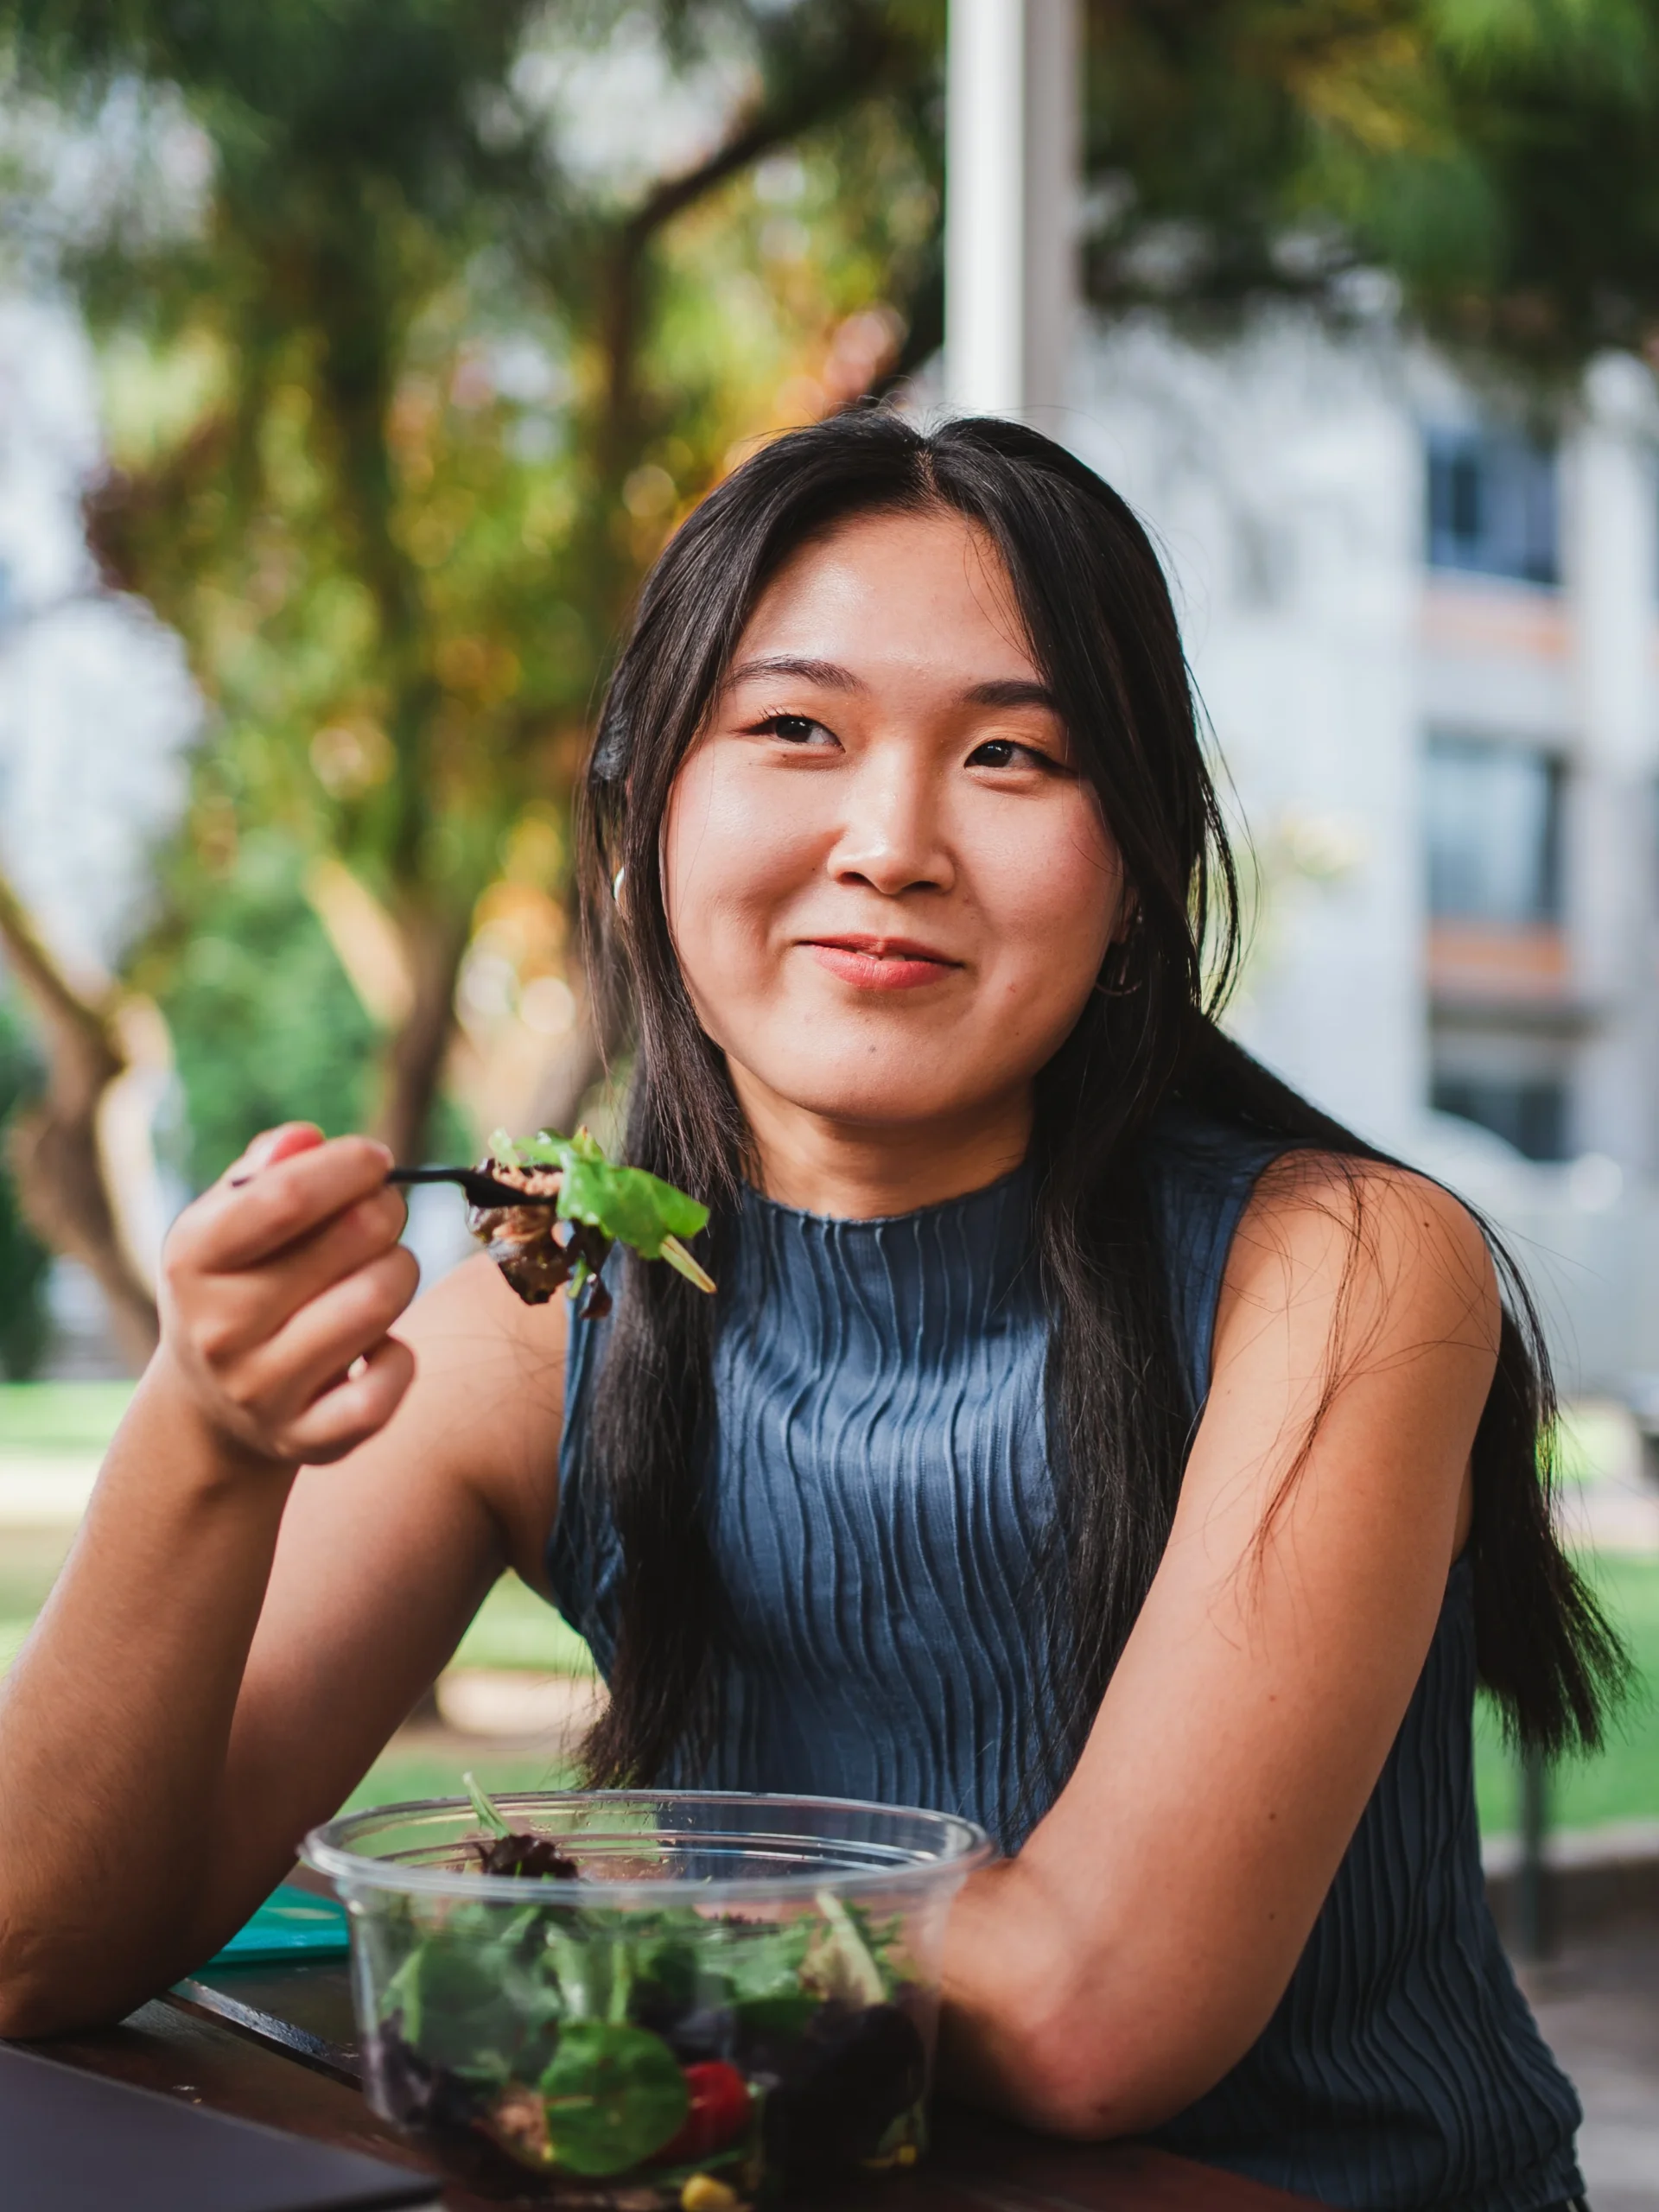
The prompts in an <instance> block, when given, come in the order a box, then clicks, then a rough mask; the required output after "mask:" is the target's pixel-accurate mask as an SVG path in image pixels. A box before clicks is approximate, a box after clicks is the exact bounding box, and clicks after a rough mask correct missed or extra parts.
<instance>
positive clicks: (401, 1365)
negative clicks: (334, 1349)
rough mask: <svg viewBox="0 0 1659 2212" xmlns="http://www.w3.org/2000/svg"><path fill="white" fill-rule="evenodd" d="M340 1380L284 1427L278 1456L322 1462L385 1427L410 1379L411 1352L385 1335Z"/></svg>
mask: <svg viewBox="0 0 1659 2212" xmlns="http://www.w3.org/2000/svg"><path fill="white" fill-rule="evenodd" d="M359 1357H360V1364H359V1365H357V1366H355V1367H354V1368H353V1372H352V1373H351V1374H350V1375H348V1376H346V1380H345V1381H344V1382H342V1383H337V1384H336V1385H335V1386H334V1389H332V1390H326V1391H324V1393H323V1394H322V1395H321V1397H320V1398H317V1399H315V1401H314V1402H312V1403H311V1404H310V1405H309V1406H308V1407H307V1408H306V1410H305V1412H304V1413H303V1414H301V1415H300V1417H299V1419H298V1420H297V1421H292V1422H290V1423H289V1427H288V1428H287V1429H286V1430H285V1431H284V1433H283V1457H284V1458H285V1459H302V1460H308V1461H309V1462H310V1463H311V1464H312V1465H327V1463H328V1462H329V1461H330V1460H333V1459H344V1458H345V1456H346V1453H347V1452H354V1451H355V1450H356V1449H357V1447H358V1446H359V1444H363V1443H365V1442H366V1441H367V1440H368V1439H369V1438H370V1437H371V1436H372V1435H374V1434H375V1433H376V1432H377V1431H378V1430H379V1429H382V1428H384V1427H385V1425H386V1423H387V1422H388V1421H390V1420H391V1416H392V1415H393V1414H395V1413H396V1412H397V1408H398V1406H399V1405H400V1404H401V1403H402V1402H403V1398H404V1393H405V1391H406V1390H407V1389H409V1386H410V1383H412V1382H413V1381H414V1379H415V1355H414V1353H413V1352H412V1351H410V1348H409V1346H408V1345H407V1344H405V1343H404V1341H403V1339H402V1338H401V1337H385V1338H382V1339H381V1341H380V1342H379V1343H378V1344H372V1345H371V1346H370V1348H369V1350H368V1351H366V1352H364V1353H362V1354H360V1355H359Z"/></svg>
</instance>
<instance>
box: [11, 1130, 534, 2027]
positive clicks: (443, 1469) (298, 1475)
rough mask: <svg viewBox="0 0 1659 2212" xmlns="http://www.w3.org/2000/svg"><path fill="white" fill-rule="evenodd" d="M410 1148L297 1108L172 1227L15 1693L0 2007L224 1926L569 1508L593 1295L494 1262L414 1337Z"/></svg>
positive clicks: (187, 1946) (61, 2005) (168, 1952)
mask: <svg viewBox="0 0 1659 2212" xmlns="http://www.w3.org/2000/svg"><path fill="white" fill-rule="evenodd" d="M385 1167H386V1156H385V1153H384V1151H383V1150H382V1149H381V1147H378V1146H373V1145H370V1144H367V1143H366V1142H365V1141H363V1140H361V1139H342V1140H340V1141H337V1142H335V1143H333V1144H328V1145H323V1144H321V1142H320V1141H318V1140H317V1138H316V1135H315V1132H313V1131H307V1130H287V1131H283V1132H279V1133H277V1137H276V1139H275V1141H274V1144H273V1148H272V1151H271V1152H270V1154H267V1156H266V1159H265V1161H264V1165H263V1166H261V1167H260V1169H259V1172H258V1173H257V1174H256V1175H255V1177H254V1179H253V1180H252V1181H251V1183H249V1184H248V1185H246V1186H245V1188H237V1187H234V1186H233V1185H232V1184H231V1183H230V1181H229V1179H226V1181H224V1182H222V1183H220V1184H219V1185H216V1186H215V1188H214V1190H213V1191H212V1192H209V1193H207V1196H206V1197H205V1198H202V1199H201V1200H200V1201H198V1203H197V1205H195V1206H194V1207H192V1208H190V1209H189V1210H188V1212H187V1214H186V1215H185V1216H184V1217H182V1218H181V1222H180V1224H178V1226H177V1228H176V1229H175V1233H174V1235H173V1236H172V1238H171V1239H170V1240H169V1245H168V1287H167V1294H166V1298H165V1301H164V1327H163V1340H162V1350H161V1351H159V1352H158V1353H157V1355H156V1359H155V1360H154V1361H153V1362H152V1363H151V1365H150V1368H149V1370H148V1371H147V1372H146V1374H145V1376H144V1378H143V1382H142V1383H141V1384H140V1386H139V1389H138V1391H137V1395H136V1396H135V1398H134V1402H133V1405H132V1407H131V1409H130V1412H129V1414H128V1416H127V1419H126V1420H125V1421H124V1423H123V1425H122V1428H121V1431H120V1433H119V1434H118V1437H117V1438H116V1440H115V1442H114V1444H113V1446H111V1451H110V1454H109V1457H108V1459H107V1460H106V1462H105V1467H104V1470H103V1471H102V1473H101V1475H100V1477H99V1484H98V1488H97V1491H96V1492H95V1494H94V1497H93V1499H92V1505H91V1507H90V1509H89V1510H88V1513H87V1516H86V1522H85V1523H84V1524H83V1527H82V1529H81V1530H80V1532H79V1535H78V1537H77V1540H76V1543H75V1546H74V1548H73V1552H72V1554H71V1556H70V1560H69V1562H68V1564H67V1567H66V1568H65V1571H64V1573H63V1575H62V1577H61V1578H60V1581H59V1583H58V1586H57V1587H56V1589H55V1590H54V1592H53V1595H52V1598H51V1600H50V1601H49V1603H48V1606H47V1608H46V1610H45V1611H44V1612H43V1614H42V1616H41V1620H40V1622H39V1623H38V1624H37V1625H36V1628H35V1633H34V1635H33V1636H32V1637H30V1639H29V1643H28V1645H27V1646H26V1647H25V1649H24V1651H23V1653H22V1656H20V1658H19V1659H18V1661H17V1662H16V1665H15V1667H14V1668H13V1669H12V1671H11V1674H10V1676H9V1677H8V1678H7V1680H6V1681H5V1683H4V1685H3V1688H0V1772H3V1773H4V1775H5V1777H6V1788H5V1789H4V1791H3V1793H0V2033H4V2034H7V2035H39V2034H45V2033H49V2032H51V2031H54V2030H57V2029H60V2028H64V2027H68V2026H71V2025H74V2024H81V2023H85V2022H86V2021H90V2020H94V2019H99V2018H111V2017H114V2016H118V2014H119V2013H120V2012H124V2010H126V2009H127V2008H128V2007H129V2006H130V2005H132V2004H133V2003H135V2002H137V2000H138V1999H141V1998H142V1997H143V1996H146V1995H148V1994H149V1993H151V1992H152V1991H153V1990H154V1989H156V1988H157V1987H159V1986H162V1985H164V1984H165V1983H166V1982H167V1981H168V1980H171V1979H173V1978H175V1976H176V1975H177V1974H180V1973H181V1972H182V1971H184V1970H186V1969H187V1968H188V1967H190V1966H192V1965H194V1964H195V1963H197V1962H198V1961H200V1959H201V1958H202V1957H203V1956H205V1955H207V1953H209V1952H210V1951H212V1950H213V1948H215V1947H216V1946H217V1944H218V1943H219V1942H222V1941H223V1940H224V1938H225V1937H226V1936H227V1935H228V1934H229V1933H230V1932H231V1930H232V1929H233V1928H235V1927H236V1926H237V1925H238V1923H239V1922H240V1921H241V1919H243V1918H244V1917H245V1915H246V1914H247V1912H248V1911H249V1910H251V1907H252V1906H253V1905H254V1904H256V1903H257V1901H258V1899H259V1898H260V1897H262V1896H263V1895H264V1893H265V1892H266V1891H267V1890H269V1888H270V1886H271V1885H272V1884H273V1883H274V1882H276V1881H277V1880H278V1879H279V1878H281V1876H282V1874H283V1872H285V1871H286V1869H287V1867H288V1866H289V1864H290V1863H291V1860H292V1857H293V1852H294V1847H295V1845H296V1842H297V1840H298V1839H299V1837H300V1836H301V1835H302V1834H303V1833H304V1830H305V1829H306V1827H308V1826H309V1825H311V1824H312V1823H314V1822H315V1821H317V1820H319V1819H322V1818H326V1817H327V1815H328V1814H329V1813H331V1812H332V1811H333V1809H334V1807H335V1806H336V1805H337V1804H338V1803H339V1802H340V1798H341V1797H342V1796H345V1794H346V1791H347V1790H348V1789H350V1788H351V1786H352V1785H353V1783H354V1782H356V1781H357V1780H358V1779H359V1777H360V1776H361V1774H362V1773H363V1772H364V1771H365V1769H366V1768H367V1766H368V1765H369V1764H370V1763H371V1761H372V1759H373V1758H374V1756H375V1754H376V1753H377V1752H378V1750H379V1749H380V1747H381V1745H382V1744H383V1743H384V1742H385V1738H386V1737H387V1735H388V1734H389V1733H390V1732H391V1730H392V1729H393V1728H394V1727H395V1726H397V1722H398V1721H399V1720H400V1719H402V1717H403V1715H404V1713H406V1712H407V1711H408V1709H409V1707H410V1705H411V1704H412V1703H413V1702H414V1700H415V1699H416V1697H417V1696H418V1695H419V1694H420V1693H421V1692H422V1690H423V1688H425V1687H426V1685H427V1684H428V1683H429V1681H431V1680H432V1677H433V1676H434V1675H435V1673H436V1672H437V1670H438V1669H439V1668H440V1667H441V1666H442V1663H443V1661H444V1660H445V1658H447V1656H448V1653H449V1651H450V1650H451V1649H453V1648H454V1643H455V1641H456V1639H457V1638H458V1637H459V1636H460V1634H461V1630H462V1629H463V1628H464V1627H465V1625H466V1623H467V1620H468V1618H470V1616H471V1614H472V1613H473V1611H474V1609H475V1608H476V1606H477V1605H478V1603H479V1600H480V1598H481V1597H482V1596H483V1594H484V1592H485V1591H486V1589H487V1588H488V1586H489V1585H490V1583H491V1581H492V1580H493V1578H494V1576H495V1574H496V1573H498V1572H499V1569H500V1567H501V1566H502V1565H503V1564H504V1562H505V1560H506V1559H507V1558H508V1557H510V1556H512V1557H521V1556H522V1557H523V1558H524V1562H525V1564H527V1565H530V1564H531V1560H530V1558H529V1553H530V1551H531V1549H532V1548H533V1544H534V1538H533V1535H532V1533H531V1532H532V1529H533V1526H534V1524H535V1523H536V1522H537V1518H538V1516H539V1519H540V1526H541V1527H542V1528H543V1529H545V1527H546V1526H547V1525H548V1524H549V1523H550V1521H551V1518H552V1514H553V1507H554V1490H553V1457H552V1455H553V1452H554V1451H555V1450H556V1440H557V1433H558V1429H557V1421H558V1414H559V1402H560V1386H561V1383H562V1370H563V1323H562V1319H561V1318H560V1317H558V1316H557V1315H556V1314H555V1313H552V1312H551V1311H550V1310H549V1309H543V1310H542V1311H540V1312H537V1313H532V1312H531V1309H529V1308H527V1307H524V1306H521V1305H520V1304H519V1303H518V1300H517V1299H515V1298H514V1297H513V1296H512V1293H511V1292H510V1291H509V1290H507V1289H506V1287H505V1285H504V1284H502V1283H501V1281H500V1280H499V1276H498V1275H497V1273H496V1270H495V1269H494V1268H493V1267H492V1266H491V1265H490V1264H489V1262H481V1263H474V1266H472V1267H468V1268H461V1269H460V1270H458V1271H457V1273H456V1274H455V1275H454V1276H452V1277H450V1278H449V1279H448V1281H445V1282H444V1283H442V1284H441V1285H440V1286H439V1287H438V1288H437V1289H436V1291H435V1292H434V1293H433V1294H430V1295H429V1297H427V1298H426V1299H423V1300H422V1301H421V1303H420V1305H419V1306H417V1307H416V1309H415V1311H414V1312H413V1313H410V1316H409V1318H408V1319H407V1322H406V1323H405V1325H404V1329H403V1332H402V1335H403V1338H404V1339H406V1341H400V1340H399V1338H394V1337H392V1336H391V1335H390V1334H389V1333H388V1331H389V1329H390V1327H391V1325H392V1323H393V1322H395V1321H397V1319H398V1317H399V1315H400V1314H401V1313H403V1310H404V1307H405V1306H406V1305H407V1303H408V1300H409V1299H410V1295H411V1294H412V1292H413V1289H414V1284H415V1272H416V1271H415V1267H414V1262H413V1261H412V1260H411V1259H410V1255H408V1253H407V1252H405V1251H404V1250H403V1249H401V1247H399V1245H398V1243H397V1237H398V1235H399V1233H400V1231H401V1229H402V1225H403V1206H402V1202H401V1200H400V1199H398V1198H397V1195H396V1194H395V1193H393V1192H387V1191H386V1190H385V1188H384V1178H385ZM417 1352H418V1354H419V1359H420V1367H419V1372H418V1374H417V1373H416V1353H417ZM347 1370H351V1372H350V1373H349V1374H348V1372H347ZM304 1461H309V1462H310V1463H311V1464H310V1465H306V1466H304V1468H303V1471H302V1462H304Z"/></svg>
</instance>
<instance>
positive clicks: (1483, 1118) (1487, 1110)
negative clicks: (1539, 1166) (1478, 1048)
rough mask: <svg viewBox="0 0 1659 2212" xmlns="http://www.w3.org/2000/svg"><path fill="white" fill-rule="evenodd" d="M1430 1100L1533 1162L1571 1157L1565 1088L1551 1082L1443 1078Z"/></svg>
mask: <svg viewBox="0 0 1659 2212" xmlns="http://www.w3.org/2000/svg"><path fill="white" fill-rule="evenodd" d="M1431 1095H1432V1097H1433V1104H1434V1108H1435V1110H1436V1111H1437V1112H1438V1113H1441V1114H1456V1115H1457V1116H1459V1119H1460V1120H1462V1121H1465V1122H1478V1123H1479V1124H1480V1126H1481V1128H1483V1129H1491V1131H1492V1133H1493V1135H1495V1136H1500V1137H1502V1138H1503V1140H1504V1141H1505V1142H1506V1143H1508V1144H1512V1145H1513V1146H1514V1147H1515V1148H1516V1151H1517V1152H1521V1153H1524V1154H1526V1156H1527V1158H1528V1159H1529V1160H1565V1159H1566V1158H1567V1085H1566V1084H1564V1083H1561V1082H1559V1081H1555V1080H1552V1079H1550V1078H1548V1077H1544V1078H1541V1079H1540V1078H1522V1079H1521V1080H1519V1081H1515V1080H1510V1079H1508V1078H1506V1077H1501V1076H1465V1075H1440V1076H1436V1077H1435V1078H1434V1084H1433V1092H1432V1094H1431Z"/></svg>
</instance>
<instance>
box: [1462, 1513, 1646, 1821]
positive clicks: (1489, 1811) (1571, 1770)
mask: <svg viewBox="0 0 1659 2212" xmlns="http://www.w3.org/2000/svg"><path fill="white" fill-rule="evenodd" d="M1590 1565H1591V1567H1592V1579H1593V1580H1594V1583H1595V1586H1596V1589H1597V1591H1598V1592H1599V1595H1600V1597H1601V1599H1602V1602H1603V1603H1604V1605H1605V1606H1606V1608H1607V1611H1608V1612H1609V1613H1610V1615H1611V1618H1612V1619H1613V1621H1614V1622H1615V1624H1617V1625H1618V1628H1619V1630H1620V1631H1621V1632H1622V1633H1623V1635H1624V1638H1625V1641H1626V1642H1627V1643H1628V1644H1629V1646H1630V1653H1631V1656H1632V1657H1633V1658H1634V1659H1635V1661H1636V1664H1637V1673H1638V1680H1637V1682H1636V1683H1635V1685H1634V1686H1633V1688H1632V1689H1631V1692H1630V1699H1629V1701H1628V1702H1627V1703H1626V1705H1625V1706H1624V1709H1623V1710H1622V1711H1621V1712H1620V1713H1618V1714H1617V1715H1616V1716H1615V1719H1614V1721H1613V1725H1612V1727H1611V1731H1610V1735H1609V1741H1608V1745H1607V1748H1606V1750H1605V1751H1604V1752H1603V1753H1602V1754H1601V1756H1600V1758H1595V1759H1588V1760H1585V1759H1578V1760H1573V1761H1571V1762H1569V1763H1568V1764H1566V1765H1564V1766H1562V1767H1561V1768H1560V1770H1558V1771H1557V1772H1556V1774H1555V1775H1554V1777H1552V1779H1551V1785H1550V1820H1551V1822H1552V1824H1553V1825H1554V1826H1555V1827H1564V1828H1587V1827H1599V1826H1600V1825H1601V1824H1602V1823H1603V1822H1604V1821H1651V1820H1659V1559H1634V1558H1630V1557H1628V1556H1624V1555H1621V1554H1616V1553H1605V1554H1602V1555H1601V1556H1600V1557H1599V1558H1598V1559H1596V1560H1592V1562H1590ZM1520 1791H1521V1783H1520V1779H1519V1777H1518V1775H1517V1773H1516V1765H1515V1762H1514V1760H1513V1758H1511V1757H1510V1754H1509V1752H1508V1751H1506V1750H1505V1749H1504V1747H1503V1740H1502V1737H1501V1734H1500V1732H1499V1729H1498V1726H1497V1719H1496V1717H1495V1715H1494V1713H1493V1712H1492V1710H1491V1707H1489V1706H1488V1705H1487V1704H1486V1703H1485V1701H1484V1700H1483V1701H1482V1705H1481V1708H1480V1710H1479V1711H1478V1713H1477V1714H1476V1716H1475V1792H1476V1796H1477V1799H1478V1803H1479V1806H1480V1825H1481V1829H1482V1832H1483V1834H1487V1835H1509V1834H1513V1833H1514V1831H1515V1829H1516V1824H1517V1818H1518V1808H1519V1804H1520Z"/></svg>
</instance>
